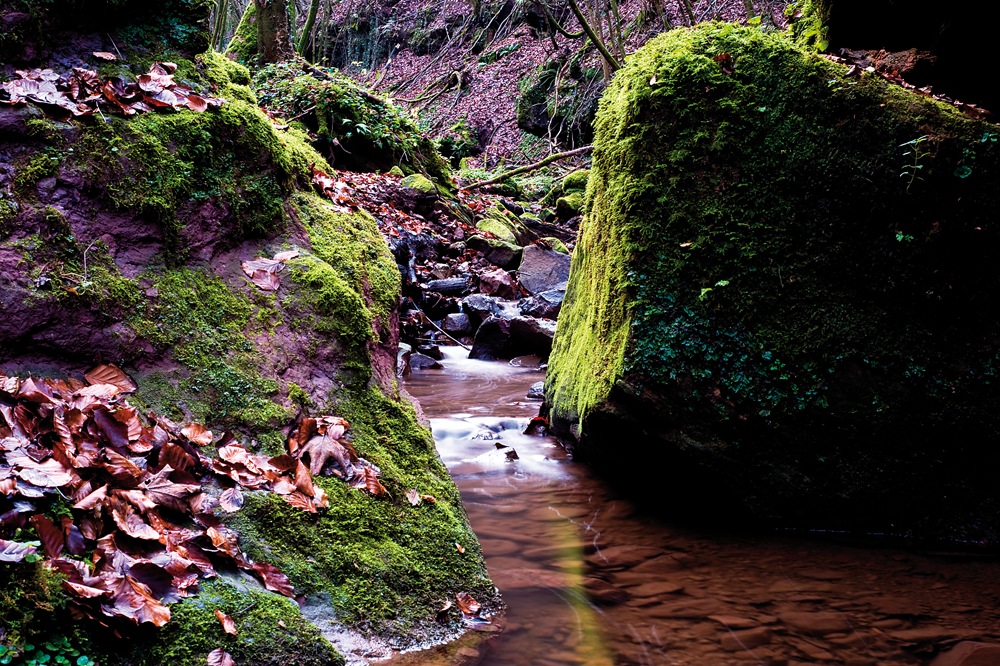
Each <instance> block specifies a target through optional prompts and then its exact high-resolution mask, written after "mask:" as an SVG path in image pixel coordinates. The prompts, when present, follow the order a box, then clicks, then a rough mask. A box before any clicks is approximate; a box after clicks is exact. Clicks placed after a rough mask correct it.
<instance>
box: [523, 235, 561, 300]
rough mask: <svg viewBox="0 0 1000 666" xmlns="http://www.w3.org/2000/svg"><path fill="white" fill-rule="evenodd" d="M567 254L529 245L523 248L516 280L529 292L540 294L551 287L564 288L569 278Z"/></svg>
mask: <svg viewBox="0 0 1000 666" xmlns="http://www.w3.org/2000/svg"><path fill="white" fill-rule="evenodd" d="M569 264H570V258H569V256H567V255H565V254H563V253H561V252H556V251H555V250H550V249H548V248H544V247H541V246H539V245H529V246H528V247H526V248H524V253H523V255H522V256H521V266H520V268H519V269H518V281H519V282H520V283H521V286H522V287H524V288H525V289H526V290H527V291H528V292H529V293H531V294H540V293H542V292H543V291H549V290H552V289H565V288H566V281H567V280H568V279H569Z"/></svg>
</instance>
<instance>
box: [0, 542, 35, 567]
mask: <svg viewBox="0 0 1000 666" xmlns="http://www.w3.org/2000/svg"><path fill="white" fill-rule="evenodd" d="M36 552H38V548H36V547H35V546H34V545H32V544H30V543H20V542H17V541H7V540H6V539H0V562H21V561H22V560H24V558H26V557H27V556H28V555H34V554H35V553H36Z"/></svg>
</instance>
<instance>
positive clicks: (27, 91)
mask: <svg viewBox="0 0 1000 666" xmlns="http://www.w3.org/2000/svg"><path fill="white" fill-rule="evenodd" d="M106 55H112V54H105V53H103V52H95V53H94V56H95V57H97V58H99V59H104V60H107V58H105V57H103V56H106ZM176 70H177V65H175V64H174V63H172V62H155V63H153V64H152V66H150V68H149V72H147V73H146V74H142V75H140V76H139V77H138V78H137V79H136V81H135V82H133V83H126V82H125V81H124V80H123V79H121V78H119V77H117V76H112V77H106V78H102V77H101V76H99V75H98V74H97V72H95V71H94V70H90V69H84V68H82V67H74V68H73V73H72V74H70V75H69V76H68V77H66V76H63V75H61V74H57V73H56V72H54V71H52V70H51V69H30V70H23V69H19V70H16V71H15V78H13V79H11V80H9V81H6V82H4V83H0V104H8V105H12V106H19V105H22V104H27V103H29V102H30V103H32V104H34V105H35V106H38V107H39V108H41V109H42V110H43V111H45V113H47V114H48V115H50V116H52V117H53V118H56V119H58V120H69V119H70V118H74V117H80V116H92V115H94V114H96V113H103V112H104V111H107V112H110V113H117V114H120V115H124V116H134V115H135V114H137V113H146V112H150V111H171V110H179V109H190V110H191V111H195V112H197V113H201V112H204V111H206V110H208V109H209V108H212V107H218V106H222V104H223V102H224V100H223V99H221V98H218V97H210V96H208V95H200V94H198V93H196V92H195V91H194V90H192V89H191V88H189V87H187V86H185V85H182V84H179V83H176V82H175V81H174V72H175V71H176Z"/></svg>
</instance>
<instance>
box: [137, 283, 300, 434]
mask: <svg viewBox="0 0 1000 666" xmlns="http://www.w3.org/2000/svg"><path fill="white" fill-rule="evenodd" d="M150 277H152V278H154V285H155V286H154V288H155V289H156V292H157V296H156V297H155V299H153V300H150V301H149V302H147V303H146V306H145V309H144V310H143V311H140V312H139V313H136V314H134V315H133V316H132V317H131V318H130V319H128V323H129V324H130V325H131V326H132V328H134V329H135V331H136V332H137V333H138V334H139V335H141V336H142V337H143V338H145V339H146V340H149V341H150V342H151V343H152V344H154V345H155V346H157V347H159V348H161V349H165V350H169V351H170V354H171V356H172V357H173V359H174V360H175V361H177V362H178V363H179V364H180V365H181V366H183V368H184V371H183V372H178V373H172V374H171V375H170V376H168V375H164V374H162V373H154V374H152V375H147V376H145V377H140V378H139V382H138V383H139V392H138V395H137V397H138V399H139V400H141V401H142V402H143V403H144V404H145V405H147V406H149V407H152V408H154V409H156V410H157V411H162V412H163V413H166V414H174V415H175V416H176V415H177V412H178V410H182V411H184V412H186V414H187V416H188V417H190V418H193V419H195V420H198V421H200V422H202V423H210V424H211V423H219V424H230V425H238V426H243V427H248V428H252V429H266V428H268V427H274V426H276V425H278V424H283V423H284V422H285V421H287V420H288V419H289V418H291V416H292V414H291V413H290V412H289V411H288V410H287V409H286V408H284V407H282V406H280V405H278V404H275V403H274V402H272V401H271V400H270V396H273V395H274V394H276V393H277V391H278V384H277V382H275V381H273V380H270V379H265V378H263V377H261V375H260V373H259V370H258V369H257V365H256V353H255V350H254V348H253V346H252V345H251V343H250V341H249V340H248V339H247V337H246V333H245V331H246V330H247V329H248V327H249V325H250V321H251V317H252V315H253V307H252V305H251V304H250V300H249V299H248V298H247V297H246V296H245V295H243V294H241V293H239V292H237V291H235V290H233V289H231V288H230V287H228V286H227V285H226V284H225V283H224V282H223V281H222V280H221V279H219V278H218V277H216V276H214V275H211V274H208V273H206V272H203V271H200V270H193V269H188V268H182V269H175V270H168V271H165V272H163V273H162V274H160V275H150Z"/></svg>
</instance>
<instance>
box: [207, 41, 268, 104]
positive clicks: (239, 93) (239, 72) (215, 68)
mask: <svg viewBox="0 0 1000 666" xmlns="http://www.w3.org/2000/svg"><path fill="white" fill-rule="evenodd" d="M196 62H197V65H198V71H199V72H200V74H201V76H203V77H204V79H205V80H206V81H208V82H209V83H210V84H212V85H213V86H214V87H215V88H216V93H215V94H216V95H218V96H219V97H223V98H225V99H230V100H240V101H242V102H246V103H247V104H252V105H254V106H256V105H257V95H256V94H255V93H254V91H253V89H252V88H251V87H250V71H249V70H248V69H247V68H246V67H244V66H243V65H241V64H239V63H238V62H233V61H232V60H230V59H229V58H227V57H226V56H225V55H224V54H222V53H219V52H218V51H206V52H204V53H202V54H200V55H199V56H198V57H197V58H196Z"/></svg>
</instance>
